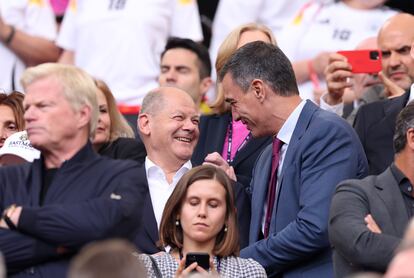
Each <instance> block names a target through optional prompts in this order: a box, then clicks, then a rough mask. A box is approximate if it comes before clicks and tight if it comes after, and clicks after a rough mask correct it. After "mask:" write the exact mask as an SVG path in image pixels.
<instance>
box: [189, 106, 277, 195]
mask: <svg viewBox="0 0 414 278" xmlns="http://www.w3.org/2000/svg"><path fill="white" fill-rule="evenodd" d="M230 121H231V114H230V113H226V114H222V115H217V114H214V115H204V116H201V119H200V138H199V140H198V144H197V146H196V148H195V150H194V153H193V156H192V158H191V162H192V164H193V166H197V165H201V164H202V163H203V161H204V158H205V157H206V156H207V155H208V154H209V153H212V152H218V153H220V154H221V153H222V150H223V146H224V139H225V138H226V132H227V127H228V125H229V123H230ZM270 143H272V138H271V137H270V136H269V137H263V138H252V139H250V140H249V141H248V142H247V144H246V145H245V146H244V147H243V148H242V149H241V150H240V151H239V152H238V153H237V154H236V156H235V157H234V160H233V163H232V166H233V167H234V171H235V173H236V176H237V181H239V182H240V183H242V184H243V185H244V186H245V187H248V186H249V185H250V180H251V178H252V170H253V167H254V164H255V162H256V159H257V157H258V156H259V154H260V153H261V152H262V150H263V149H264V148H265V147H266V146H267V145H268V144H270Z"/></svg>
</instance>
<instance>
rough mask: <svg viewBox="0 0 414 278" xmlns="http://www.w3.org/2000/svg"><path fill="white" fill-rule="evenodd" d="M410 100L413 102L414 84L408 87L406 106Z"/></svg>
mask: <svg viewBox="0 0 414 278" xmlns="http://www.w3.org/2000/svg"><path fill="white" fill-rule="evenodd" d="M412 100H414V83H413V84H412V85H411V87H410V95H409V96H408V101H407V104H408V103H409V102H411V101H412Z"/></svg>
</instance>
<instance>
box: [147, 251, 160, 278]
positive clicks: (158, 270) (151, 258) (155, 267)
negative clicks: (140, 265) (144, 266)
mask: <svg viewBox="0 0 414 278" xmlns="http://www.w3.org/2000/svg"><path fill="white" fill-rule="evenodd" d="M148 257H149V258H150V260H151V263H152V269H153V270H154V273H155V277H157V278H162V275H161V271H160V269H159V267H158V265H157V262H156V261H155V259H154V258H153V257H152V256H151V255H148Z"/></svg>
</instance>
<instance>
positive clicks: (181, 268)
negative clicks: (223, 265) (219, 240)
mask: <svg viewBox="0 0 414 278" xmlns="http://www.w3.org/2000/svg"><path fill="white" fill-rule="evenodd" d="M211 265H212V262H210V267H211ZM213 267H214V266H213ZM193 270H195V271H197V272H200V273H208V272H207V271H206V270H205V269H204V268H202V267H201V266H199V265H198V264H197V262H194V263H192V264H190V265H189V266H188V267H187V268H185V258H183V259H181V261H180V263H179V264H178V268H177V271H176V272H175V277H176V278H184V277H187V276H188V274H190V273H191V272H192V271H193Z"/></svg>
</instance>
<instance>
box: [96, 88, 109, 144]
mask: <svg viewBox="0 0 414 278" xmlns="http://www.w3.org/2000/svg"><path fill="white" fill-rule="evenodd" d="M97 99H98V106H99V118H98V125H97V128H96V132H95V138H94V140H93V144H94V145H95V146H101V145H102V144H104V143H107V142H109V140H110V136H111V118H110V116H109V113H108V102H107V100H106V97H105V95H104V93H103V92H102V91H101V90H98V93H97Z"/></svg>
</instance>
